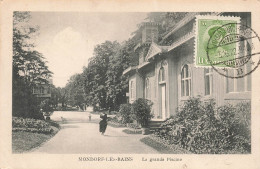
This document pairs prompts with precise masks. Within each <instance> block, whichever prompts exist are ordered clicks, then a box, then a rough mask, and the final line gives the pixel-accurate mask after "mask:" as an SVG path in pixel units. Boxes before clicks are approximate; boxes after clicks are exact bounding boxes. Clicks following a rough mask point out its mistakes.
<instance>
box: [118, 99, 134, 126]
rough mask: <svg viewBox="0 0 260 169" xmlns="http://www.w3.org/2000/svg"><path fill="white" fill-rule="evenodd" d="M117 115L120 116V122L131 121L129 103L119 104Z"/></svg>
mask: <svg viewBox="0 0 260 169" xmlns="http://www.w3.org/2000/svg"><path fill="white" fill-rule="evenodd" d="M119 115H120V116H121V117H122V123H124V124H126V123H132V122H133V117H132V114H131V104H129V103H128V104H121V105H120V108H119Z"/></svg>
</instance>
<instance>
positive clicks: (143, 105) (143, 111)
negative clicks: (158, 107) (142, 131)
mask: <svg viewBox="0 0 260 169" xmlns="http://www.w3.org/2000/svg"><path fill="white" fill-rule="evenodd" d="M151 108H152V102H151V101H149V100H147V99H143V98H139V99H137V100H135V101H134V103H133V104H132V113H133V115H134V116H133V117H134V119H135V120H136V121H137V122H138V123H139V124H140V125H141V126H142V127H146V126H148V123H149V120H151V118H152V114H151Z"/></svg>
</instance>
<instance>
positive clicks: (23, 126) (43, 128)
mask: <svg viewBox="0 0 260 169" xmlns="http://www.w3.org/2000/svg"><path fill="white" fill-rule="evenodd" d="M12 127H13V129H12V130H13V131H27V132H37V133H45V134H50V133H51V132H52V131H53V129H52V128H51V125H50V124H49V123H48V122H45V121H43V120H35V119H29V118H25V119H24V118H18V117H13V119H12Z"/></svg>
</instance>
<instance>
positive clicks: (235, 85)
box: [226, 64, 251, 93]
mask: <svg viewBox="0 0 260 169" xmlns="http://www.w3.org/2000/svg"><path fill="white" fill-rule="evenodd" d="M248 65H249V64H246V65H245V66H244V67H241V68H242V70H243V71H244V72H247V71H248V70H250V69H251V67H250V66H248ZM245 69H247V70H245ZM227 76H231V77H234V76H236V70H232V69H229V70H228V71H227ZM246 91H251V75H247V76H244V77H242V78H226V93H232V92H246Z"/></svg>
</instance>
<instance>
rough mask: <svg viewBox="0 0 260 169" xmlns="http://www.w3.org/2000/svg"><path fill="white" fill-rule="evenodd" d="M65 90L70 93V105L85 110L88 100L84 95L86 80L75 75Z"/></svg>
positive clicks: (79, 75)
mask: <svg viewBox="0 0 260 169" xmlns="http://www.w3.org/2000/svg"><path fill="white" fill-rule="evenodd" d="M65 89H66V90H67V91H68V93H67V95H68V103H69V104H70V105H72V106H78V107H79V108H80V109H82V110H84V109H85V108H84V106H85V100H86V99H85V94H84V79H83V78H82V75H81V74H75V75H73V76H71V77H70V80H69V82H68V83H67V85H66V87H65Z"/></svg>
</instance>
